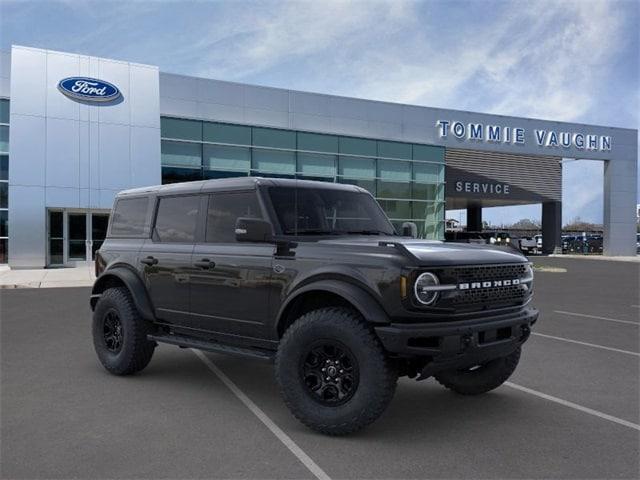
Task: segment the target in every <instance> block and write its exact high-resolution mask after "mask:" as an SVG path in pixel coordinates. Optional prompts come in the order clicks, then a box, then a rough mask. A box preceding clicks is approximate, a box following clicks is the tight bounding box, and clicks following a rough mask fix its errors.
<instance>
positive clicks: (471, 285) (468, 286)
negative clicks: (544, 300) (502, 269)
mask: <svg viewBox="0 0 640 480" xmlns="http://www.w3.org/2000/svg"><path fill="white" fill-rule="evenodd" d="M512 285H520V279H519V278H514V279H511V280H491V281H484V282H467V283H459V284H458V290H477V289H479V288H495V287H510V286H512Z"/></svg>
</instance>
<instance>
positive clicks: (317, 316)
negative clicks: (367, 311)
mask: <svg viewBox="0 0 640 480" xmlns="http://www.w3.org/2000/svg"><path fill="white" fill-rule="evenodd" d="M315 322H322V324H323V325H325V326H328V325H330V324H336V325H339V326H340V327H341V328H348V329H352V330H353V331H354V332H355V334H356V336H357V337H358V338H359V340H360V341H361V342H362V344H363V345H364V346H365V347H366V348H367V349H368V350H369V352H370V353H369V355H370V359H369V361H370V362H375V363H377V364H378V365H379V367H378V371H379V374H380V387H381V388H380V391H379V394H378V395H377V396H375V397H374V398H370V399H369V402H368V404H367V408H361V409H360V411H359V412H358V414H356V415H355V416H353V417H351V418H350V419H349V420H348V421H344V422H340V423H317V422H314V421H312V420H310V419H309V417H308V416H307V415H306V414H305V412H304V411H302V409H301V408H300V405H299V404H298V403H297V402H295V401H293V400H292V399H291V398H289V396H288V395H287V394H286V393H285V388H286V386H285V385H284V384H283V381H284V380H283V379H282V378H281V376H280V363H281V362H282V357H281V351H282V350H281V349H279V350H278V354H277V355H276V361H275V372H276V380H277V382H278V384H279V386H280V391H281V394H282V397H283V398H284V402H285V404H286V405H287V407H288V408H289V410H290V411H291V412H292V413H293V415H294V416H295V417H296V418H297V419H298V420H299V421H300V422H302V423H303V424H304V425H306V426H307V427H309V428H311V429H313V430H316V431H318V432H320V433H323V434H326V435H332V436H340V435H347V434H350V433H353V432H356V431H358V430H361V429H362V428H364V427H366V426H367V425H369V424H371V423H372V422H374V421H375V420H376V419H378V418H379V417H380V415H382V413H383V412H384V410H385V409H386V408H387V406H388V405H389V403H390V402H391V400H392V398H393V395H394V393H395V390H396V385H397V381H398V373H397V370H396V368H395V367H394V365H393V364H392V362H391V361H390V360H389V359H388V358H387V356H386V354H385V351H384V349H383V348H382V345H381V344H380V342H379V340H378V338H377V337H376V335H375V333H374V332H373V331H372V329H371V328H370V326H369V325H367V324H366V323H365V321H364V319H363V318H362V316H361V315H360V314H359V313H357V312H355V311H353V310H351V309H348V308H344V307H327V308H321V309H318V310H313V311H311V312H308V313H306V314H304V315H302V316H301V317H300V318H298V319H297V320H296V321H295V322H294V323H293V324H292V325H291V326H290V327H289V328H288V329H287V330H286V331H285V333H284V335H283V337H282V340H281V342H280V345H285V346H286V345H287V343H289V342H291V341H295V338H296V337H297V336H298V335H299V334H300V332H301V331H303V330H304V329H305V328H307V326H308V325H310V324H312V323H315Z"/></svg>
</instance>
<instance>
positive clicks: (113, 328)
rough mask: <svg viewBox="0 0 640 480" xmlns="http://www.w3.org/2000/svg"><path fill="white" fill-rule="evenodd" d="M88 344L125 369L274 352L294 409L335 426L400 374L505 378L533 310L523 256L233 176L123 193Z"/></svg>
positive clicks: (313, 190) (462, 385)
mask: <svg viewBox="0 0 640 480" xmlns="http://www.w3.org/2000/svg"><path fill="white" fill-rule="evenodd" d="M96 274H97V280H96V282H95V285H94V287H93V292H92V295H91V307H92V309H93V312H94V313H93V341H94V345H95V349H96V352H97V354H98V357H99V359H100V361H101V362H102V364H103V365H104V367H105V368H106V369H107V370H108V371H109V372H111V373H114V374H116V375H127V374H132V373H135V372H138V371H140V370H142V369H143V368H145V367H146V366H147V364H148V363H149V361H150V360H151V357H152V355H153V352H154V349H155V347H156V346H157V344H158V343H166V344H170V345H178V346H180V347H189V348H194V349H199V350H205V351H212V352H224V353H230V354H235V355H242V356H246V357H253V358H257V359H264V360H272V361H275V374H276V379H277V382H278V384H279V387H280V389H281V392H282V396H283V397H284V401H285V402H286V404H287V406H288V407H289V408H290V410H291V411H292V412H293V414H294V415H295V416H296V417H297V418H298V419H299V420H300V421H301V422H303V423H304V424H306V425H307V426H309V427H311V428H313V429H315V430H318V431H320V432H322V433H326V434H332V435H340V434H346V433H350V432H353V431H356V430H358V429H360V428H362V427H364V426H366V425H367V424H369V423H371V422H373V421H374V420H375V419H377V418H378V417H379V416H380V415H381V414H382V412H383V411H384V409H385V408H386V407H387V405H388V404H389V402H390V401H391V398H392V396H393V394H394V391H395V388H396V382H397V379H398V376H409V377H411V378H417V379H418V380H422V379H425V378H429V377H431V376H433V377H434V378H435V379H436V380H437V381H438V382H440V383H441V384H442V385H444V386H445V387H447V388H449V389H451V390H453V391H455V392H458V393H461V394H464V395H475V394H480V393H484V392H487V391H489V390H492V389H494V388H496V387H498V386H500V385H501V384H502V383H503V382H505V381H506V380H507V378H509V376H510V375H511V374H512V373H513V371H514V369H515V368H516V365H517V364H518V360H519V358H520V348H521V346H522V344H523V343H524V342H525V341H526V340H527V338H528V337H529V334H530V328H531V325H532V324H533V323H535V321H536V319H537V317H538V312H537V310H535V309H534V308H532V307H531V306H530V302H531V295H532V281H533V272H532V268H531V265H530V264H529V262H528V261H527V259H526V258H525V257H524V256H522V255H520V254H519V253H516V252H513V251H505V250H503V249H499V248H496V247H489V246H486V245H466V244H446V243H442V242H439V241H427V240H417V239H414V238H410V237H401V236H399V235H398V234H397V233H396V232H395V230H394V227H393V225H392V224H391V223H390V222H389V220H388V219H387V217H386V216H385V214H384V212H383V211H382V209H381V208H380V206H379V205H378V204H377V202H376V201H375V199H374V198H373V197H372V196H371V194H369V193H368V192H367V191H366V190H364V189H362V188H359V187H356V186H352V185H340V184H332V183H324V182H313V181H302V180H286V179H270V178H266V179H265V178H251V177H244V178H233V179H224V180H208V181H203V182H191V183H179V184H173V185H164V186H156V187H149V188H140V189H134V190H127V191H124V192H122V193H120V194H119V195H118V196H117V198H116V200H115V204H114V207H113V212H112V215H111V220H110V224H109V230H108V235H107V239H106V240H105V242H104V244H103V245H102V247H101V248H100V250H99V252H98V255H97V256H96Z"/></svg>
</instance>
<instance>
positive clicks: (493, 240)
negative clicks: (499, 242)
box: [489, 237, 496, 245]
mask: <svg viewBox="0 0 640 480" xmlns="http://www.w3.org/2000/svg"><path fill="white" fill-rule="evenodd" d="M489 243H490V244H492V245H493V244H494V243H496V237H491V238H490V239H489Z"/></svg>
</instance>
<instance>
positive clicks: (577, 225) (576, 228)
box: [562, 217, 602, 232]
mask: <svg viewBox="0 0 640 480" xmlns="http://www.w3.org/2000/svg"><path fill="white" fill-rule="evenodd" d="M562 229H563V230H565V231H568V232H593V231H596V232H597V231H601V230H602V225H601V224H598V223H591V222H587V221H584V220H582V219H581V218H580V217H575V218H574V219H573V220H571V221H570V222H569V223H567V224H566V225H565V226H564V227H562Z"/></svg>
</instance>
